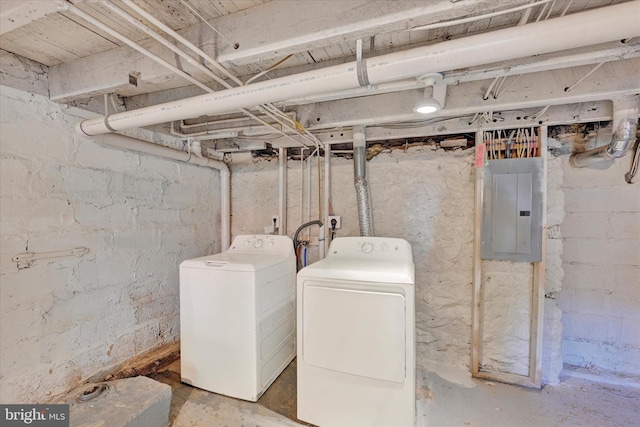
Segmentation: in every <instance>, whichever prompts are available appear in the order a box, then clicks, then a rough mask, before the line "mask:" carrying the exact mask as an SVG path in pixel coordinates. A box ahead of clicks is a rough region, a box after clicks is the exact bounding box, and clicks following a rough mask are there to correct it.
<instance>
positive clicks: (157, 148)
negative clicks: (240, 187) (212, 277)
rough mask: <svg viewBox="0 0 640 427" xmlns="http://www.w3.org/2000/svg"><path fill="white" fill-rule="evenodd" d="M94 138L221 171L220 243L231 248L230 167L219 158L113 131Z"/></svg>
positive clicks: (109, 144) (111, 146)
mask: <svg viewBox="0 0 640 427" xmlns="http://www.w3.org/2000/svg"><path fill="white" fill-rule="evenodd" d="M92 140H93V141H94V142H95V143H96V144H99V145H102V146H107V147H109V148H116V149H120V150H134V151H138V152H141V153H145V154H151V155H153V156H159V157H164V158H168V159H173V160H179V161H182V162H185V163H190V164H194V165H198V166H204V167H208V168H212V169H216V170H218V171H220V217H221V220H220V244H221V246H222V251H226V250H227V249H229V245H230V243H231V185H230V184H231V182H230V177H231V175H230V172H229V167H228V166H227V164H226V163H224V162H221V161H219V160H214V159H209V158H202V157H195V156H192V155H191V154H190V153H187V152H185V151H182V150H177V149H175V148H171V147H165V146H163V145H159V144H154V143H153V142H148V141H144V140H141V139H136V138H132V137H130V136H126V135H121V134H117V133H111V134H107V135H100V136H97V137H95V138H92Z"/></svg>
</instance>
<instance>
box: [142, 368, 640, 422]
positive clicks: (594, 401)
mask: <svg viewBox="0 0 640 427" xmlns="http://www.w3.org/2000/svg"><path fill="white" fill-rule="evenodd" d="M295 369H296V364H295V360H294V362H292V364H291V365H289V367H287V369H286V370H285V371H284V372H283V373H282V375H281V376H280V377H279V378H278V379H277V380H276V382H275V383H274V384H273V385H272V386H271V387H270V388H269V390H267V392H266V393H265V394H264V395H263V396H262V397H261V398H260V400H259V401H258V402H257V403H251V402H245V401H241V400H237V399H233V398H229V397H225V396H221V395H217V394H215V393H209V392H207V391H204V390H199V389H197V388H194V387H191V386H188V385H185V384H182V383H181V382H180V361H179V360H178V361H176V362H174V363H172V364H171V365H169V366H168V367H167V368H166V369H164V370H161V371H160V372H158V373H156V374H154V375H152V376H151V377H152V378H154V379H156V380H158V381H160V382H163V383H166V384H169V385H171V387H172V389H173V400H172V405H171V413H170V420H171V423H172V424H171V425H172V426H173V427H183V426H221V427H224V426H228V427H240V426H266V427H270V426H300V425H304V424H303V423H300V422H297V420H296V421H294V420H295V399H296V387H295V385H296V384H295V383H296V381H295V374H296V372H295ZM416 394H417V416H416V424H417V425H418V426H437V427H444V426H492V427H498V426H509V427H516V426H527V427H534V426H545V427H547V426H581V427H582V426H598V427H600V426H637V425H640V388H637V387H630V386H622V385H613V384H605V383H597V382H593V381H590V380H588V379H584V378H576V377H570V378H567V379H565V380H564V381H563V382H562V383H561V384H560V385H557V386H549V385H547V386H545V387H544V388H543V389H542V390H528V389H524V388H521V387H516V386H510V385H505V384H500V383H493V382H490V381H486V380H476V379H471V378H470V376H469V374H468V373H467V372H464V371H462V370H458V369H451V368H448V367H444V366H438V365H431V366H428V367H427V368H426V369H419V370H418V388H417V392H416ZM287 417H289V418H287Z"/></svg>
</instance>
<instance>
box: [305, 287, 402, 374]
mask: <svg viewBox="0 0 640 427" xmlns="http://www.w3.org/2000/svg"><path fill="white" fill-rule="evenodd" d="M302 299H303V301H302V304H303V305H302V352H303V354H302V357H303V358H304V361H305V362H306V363H307V364H309V365H313V366H317V367H320V368H325V369H331V370H334V371H338V372H344V373H348V374H353V375H359V376H363V377H368V378H375V379H380V380H385V381H392V382H396V383H402V382H404V381H405V376H406V374H405V372H406V367H405V352H406V347H405V343H406V336H405V334H406V326H405V321H406V317H405V316H406V313H405V297H404V295H402V294H399V293H391V292H390V293H386V292H373V291H364V290H354V289H344V288H335V287H330V286H326V284H323V283H321V282H309V281H307V282H306V283H305V286H304V288H303V290H302Z"/></svg>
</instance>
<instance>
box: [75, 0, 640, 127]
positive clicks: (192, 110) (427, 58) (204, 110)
mask: <svg viewBox="0 0 640 427" xmlns="http://www.w3.org/2000/svg"><path fill="white" fill-rule="evenodd" d="M639 7H640V0H635V1H630V2H626V3H621V4H616V5H613V6H608V7H603V8H598V9H593V10H589V11H586V12H581V13H576V14H572V15H567V16H564V17H560V18H554V19H549V20H545V21H540V22H535V23H532V24H528V25H520V26H516V27H511V28H505V29H502V30H497V31H493V32H490V33H482V34H477V35H474V36H470V37H465V38H460V39H455V40H449V41H445V42H442V43H437V44H433V45H428V46H423V47H418V48H414V49H409V50H406V51H402V52H396V53H391V54H387V55H381V56H376V57H370V58H367V64H366V67H367V75H368V77H369V83H370V84H372V85H374V84H379V83H386V82H391V81H395V80H402V79H408V78H411V77H418V76H421V75H424V74H428V73H434V72H443V71H447V70H454V69H461V68H466V67H472V66H476V65H483V64H488V63H492V62H500V61H506V60H510V59H515V58H520V57H526V56H531V55H538V54H543V53H549V52H556V51H560V50H564V49H572V48H578V47H583V46H590V45H595V44H599V43H605V42H609V41H613V40H621V39H624V38H630V37H637V36H640V26H639V25H638V22H637V11H638V8H639ZM585 22H598V31H584V23H585ZM356 65H357V64H356V63H355V62H350V63H347V64H341V65H336V66H331V67H326V68H322V69H318V70H313V71H308V72H305V73H300V74H296V75H291V76H287V77H281V78H277V79H272V80H269V81H262V82H258V83H252V84H250V85H247V86H241V87H235V88H231V89H227V90H223V91H220V92H216V93H211V94H204V95H199V96H195V97H192V98H188V99H183V100H179V101H173V102H168V103H164V104H158V105H154V106H150V107H145V108H140V109H137V110H132V111H127V112H123V113H118V114H114V115H112V116H110V117H109V119H108V121H105V118H104V117H100V118H96V119H90V120H84V121H82V122H80V123H78V125H77V126H76V130H77V131H78V132H81V133H83V134H86V135H89V136H92V135H98V134H102V133H108V132H111V131H113V130H122V129H129V128H132V127H141V126H150V125H155V124H158V123H165V122H170V121H173V120H182V119H187V118H190V117H197V116H200V115H214V114H221V113H226V112H230V111H235V110H238V109H240V108H246V107H250V106H252V105H259V104H265V103H269V102H276V101H285V100H287V99H290V98H293V97H304V96H309V95H315V94H319V93H326V92H334V91H340V90H346V89H351V88H355V87H358V86H359V82H358V76H357V66H356Z"/></svg>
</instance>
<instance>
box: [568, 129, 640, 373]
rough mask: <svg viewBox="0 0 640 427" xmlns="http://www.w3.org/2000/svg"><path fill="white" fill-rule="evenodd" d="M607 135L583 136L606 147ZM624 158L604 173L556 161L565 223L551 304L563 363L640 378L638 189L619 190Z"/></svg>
mask: <svg viewBox="0 0 640 427" xmlns="http://www.w3.org/2000/svg"><path fill="white" fill-rule="evenodd" d="M610 137H611V129H610V128H607V129H600V130H599V131H598V132H597V133H596V134H593V135H590V136H589V147H591V146H596V145H597V146H599V145H604V144H607V143H608V142H609V141H610ZM629 166H630V158H629V156H627V157H626V158H622V159H620V160H617V161H616V162H615V163H614V164H613V165H612V166H611V167H609V168H608V169H605V170H599V169H594V168H584V169H576V168H572V167H571V166H570V165H569V164H568V156H566V157H564V158H563V163H562V169H563V173H564V181H563V184H562V190H563V192H564V194H565V210H566V217H565V219H564V221H563V222H562V227H561V231H562V237H563V239H564V254H563V268H564V272H565V275H564V281H563V286H562V291H561V292H560V294H559V298H558V301H559V305H560V308H561V309H562V312H563V317H562V321H563V323H564V331H565V333H564V342H563V353H564V362H565V363H567V364H570V365H576V366H581V367H587V368H595V369H601V370H611V371H616V372H618V373H626V374H633V375H640V190H639V186H640V184H638V178H636V179H635V181H636V182H635V183H634V184H631V185H630V184H627V183H626V182H625V180H624V174H625V173H626V172H627V171H628V170H629Z"/></svg>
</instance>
